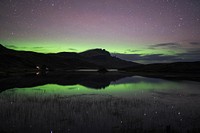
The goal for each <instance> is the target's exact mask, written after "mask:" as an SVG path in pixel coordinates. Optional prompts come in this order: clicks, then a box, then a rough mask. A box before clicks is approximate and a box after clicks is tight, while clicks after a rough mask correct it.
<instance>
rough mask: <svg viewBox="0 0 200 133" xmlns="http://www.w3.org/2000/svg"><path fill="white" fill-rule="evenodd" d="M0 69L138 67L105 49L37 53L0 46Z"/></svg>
mask: <svg viewBox="0 0 200 133" xmlns="http://www.w3.org/2000/svg"><path fill="white" fill-rule="evenodd" d="M0 55H1V56H0V60H1V62H0V69H1V70H4V69H21V70H22V69H35V67H36V66H42V65H45V66H48V67H49V68H51V69H54V70H55V69H62V70H71V69H84V68H95V69H99V68H107V69H108V68H115V69H119V68H124V67H131V66H134V65H138V64H137V63H134V62H128V61H124V60H121V59H119V58H116V57H112V56H111V54H110V53H109V52H108V51H106V50H105V49H91V50H87V51H84V52H81V53H75V52H60V53H49V54H44V53H37V52H32V51H16V50H12V49H9V48H6V47H4V46H3V45H0Z"/></svg>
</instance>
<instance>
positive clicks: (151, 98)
mask: <svg viewBox="0 0 200 133" xmlns="http://www.w3.org/2000/svg"><path fill="white" fill-rule="evenodd" d="M98 76H99V75H95V77H98ZM70 77H71V78H72V76H70ZM78 77H81V76H78ZM108 77H109V78H108ZM111 77H113V75H112V76H111ZM111 77H110V75H109V76H106V75H103V77H102V75H100V77H98V78H94V75H93V76H92V78H91V79H90V78H89V79H88V80H87V82H86V81H85V80H78V82H77V81H76V82H75V81H74V80H73V83H72V81H70V82H68V81H69V80H70V79H69V77H68V78H64V81H65V82H64V83H63V82H62V83H63V84H62V85H61V84H60V85H59V84H55V82H56V83H57V81H56V80H54V81H52V80H51V82H49V79H48V82H47V80H46V77H45V78H42V81H43V82H44V83H46V82H47V83H48V84H44V85H42V84H40V85H36V86H34V84H32V85H27V84H22V83H19V84H22V85H21V86H29V87H23V88H19V87H16V88H15V87H13V88H9V87H11V86H12V85H14V83H13V84H10V86H8V88H9V89H6V90H4V91H2V92H1V93H0V120H1V121H0V131H2V132H49V133H54V132H55V133H57V132H63V133H64V132H199V131H200V128H199V127H200V82H193V81H169V80H163V79H158V78H157V79H156V78H146V77H140V76H131V77H129V76H128V77H126V76H122V78H116V77H118V76H114V77H115V78H114V79H115V80H113V78H111ZM44 79H45V80H44ZM62 79H63V77H62ZM84 79H85V78H84ZM86 79H87V78H86ZM116 79H117V80H116ZM26 80H27V78H26ZM40 80H41V79H40ZM31 81H32V79H31ZM107 81H108V82H107ZM13 82H14V81H13ZM32 82H36V80H33V81H32ZM32 82H30V83H32ZM26 83H27V81H26ZM35 84H36V83H35ZM37 84H39V83H38V82H37ZM66 84H67V85H66ZM6 87H7V86H6Z"/></svg>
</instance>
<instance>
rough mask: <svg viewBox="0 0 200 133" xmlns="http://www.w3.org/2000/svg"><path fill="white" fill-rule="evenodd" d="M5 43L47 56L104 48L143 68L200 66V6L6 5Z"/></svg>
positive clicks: (188, 2) (89, 0) (40, 1)
mask: <svg viewBox="0 0 200 133" xmlns="http://www.w3.org/2000/svg"><path fill="white" fill-rule="evenodd" d="M0 43H1V44H3V45H4V46H6V47H8V48H12V49H16V50H28V51H36V52H42V53H55V52H61V51H62V52H63V51H66V52H81V51H84V50H87V49H93V48H104V49H106V50H108V51H110V52H112V53H113V55H116V56H118V57H120V58H123V59H126V60H131V61H136V62H141V63H152V62H174V61H196V60H200V0H0Z"/></svg>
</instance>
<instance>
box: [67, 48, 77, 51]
mask: <svg viewBox="0 0 200 133" xmlns="http://www.w3.org/2000/svg"><path fill="white" fill-rule="evenodd" d="M68 50H70V51H77V49H74V48H68Z"/></svg>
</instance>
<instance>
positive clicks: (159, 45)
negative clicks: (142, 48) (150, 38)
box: [150, 43, 180, 49]
mask: <svg viewBox="0 0 200 133" xmlns="http://www.w3.org/2000/svg"><path fill="white" fill-rule="evenodd" d="M179 46H180V44H179V43H160V44H154V45H151V46H150V48H153V49H154V48H163V47H164V48H166V47H167V48H177V47H179Z"/></svg>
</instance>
